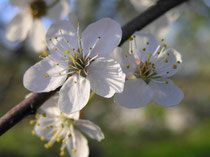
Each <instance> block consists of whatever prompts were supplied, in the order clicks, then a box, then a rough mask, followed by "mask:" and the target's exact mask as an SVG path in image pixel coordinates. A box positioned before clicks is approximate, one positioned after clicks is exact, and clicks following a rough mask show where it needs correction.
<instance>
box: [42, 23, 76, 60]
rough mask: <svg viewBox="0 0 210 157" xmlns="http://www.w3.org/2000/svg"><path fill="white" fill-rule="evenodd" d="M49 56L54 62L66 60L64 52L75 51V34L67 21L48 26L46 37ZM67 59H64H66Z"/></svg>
mask: <svg viewBox="0 0 210 157" xmlns="http://www.w3.org/2000/svg"><path fill="white" fill-rule="evenodd" d="M46 41H47V46H48V48H49V50H50V54H51V56H52V57H53V58H54V59H56V60H61V61H63V60H66V59H67V58H68V55H66V54H65V52H66V50H69V51H70V52H72V49H73V48H74V49H77V33H76V30H75V28H74V26H73V25H72V24H71V23H70V22H69V21H58V22H56V23H54V24H52V25H51V26H50V28H49V29H48V31H47V35H46ZM65 56H66V57H67V58H66V57H65Z"/></svg>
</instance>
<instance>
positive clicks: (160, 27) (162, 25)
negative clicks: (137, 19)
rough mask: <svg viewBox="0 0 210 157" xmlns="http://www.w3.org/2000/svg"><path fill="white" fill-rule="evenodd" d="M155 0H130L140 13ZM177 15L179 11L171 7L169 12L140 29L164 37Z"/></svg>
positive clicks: (155, 0)
mask: <svg viewBox="0 0 210 157" xmlns="http://www.w3.org/2000/svg"><path fill="white" fill-rule="evenodd" d="M157 1H158V0H130V2H131V4H132V5H133V6H134V8H135V9H136V10H137V11H138V12H140V13H141V12H143V11H145V10H146V9H148V8H149V7H151V6H153V5H155V4H156V3H157ZM179 16H180V14H179V11H178V10H177V9H172V10H170V12H167V13H166V14H165V15H163V16H161V17H159V18H158V19H157V20H155V21H154V22H152V23H151V24H150V25H148V26H147V27H145V29H143V30H142V31H144V32H149V33H151V34H155V35H156V36H157V37H158V38H163V37H166V36H167V34H168V33H169V32H170V30H171V26H172V24H173V23H174V22H175V21H176V20H177V19H178V17H179Z"/></svg>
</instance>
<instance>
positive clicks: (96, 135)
mask: <svg viewBox="0 0 210 157" xmlns="http://www.w3.org/2000/svg"><path fill="white" fill-rule="evenodd" d="M74 124H75V126H76V127H77V128H78V129H79V130H81V131H82V132H83V133H84V134H86V135H88V136H89V137H90V138H92V139H95V140H97V141H101V140H103V139H104V134H103V132H102V131H101V128H100V127H99V126H97V125H96V124H94V123H92V122H91V121H89V120H76V121H75V123H74Z"/></svg>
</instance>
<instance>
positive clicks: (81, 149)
mask: <svg viewBox="0 0 210 157" xmlns="http://www.w3.org/2000/svg"><path fill="white" fill-rule="evenodd" d="M75 136H76V152H75V153H73V152H72V150H73V149H74V147H73V146H72V141H71V140H72V139H71V138H69V140H67V149H68V152H69V154H70V156H71V157H88V156H89V147H88V142H87V139H86V138H85V137H84V136H83V135H82V134H81V133H80V132H78V131H76V130H75Z"/></svg>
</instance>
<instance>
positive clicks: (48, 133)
mask: <svg viewBox="0 0 210 157" xmlns="http://www.w3.org/2000/svg"><path fill="white" fill-rule="evenodd" d="M36 123H37V124H39V125H35V127H34V130H35V133H36V135H38V136H39V137H42V136H43V137H44V138H45V139H46V140H50V139H51V138H52V137H53V136H54V133H53V132H54V129H55V128H48V129H44V128H46V127H47V126H48V127H49V126H50V125H52V124H53V123H56V119H55V117H51V118H47V117H40V118H39V119H38V120H37V122H36Z"/></svg>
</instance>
